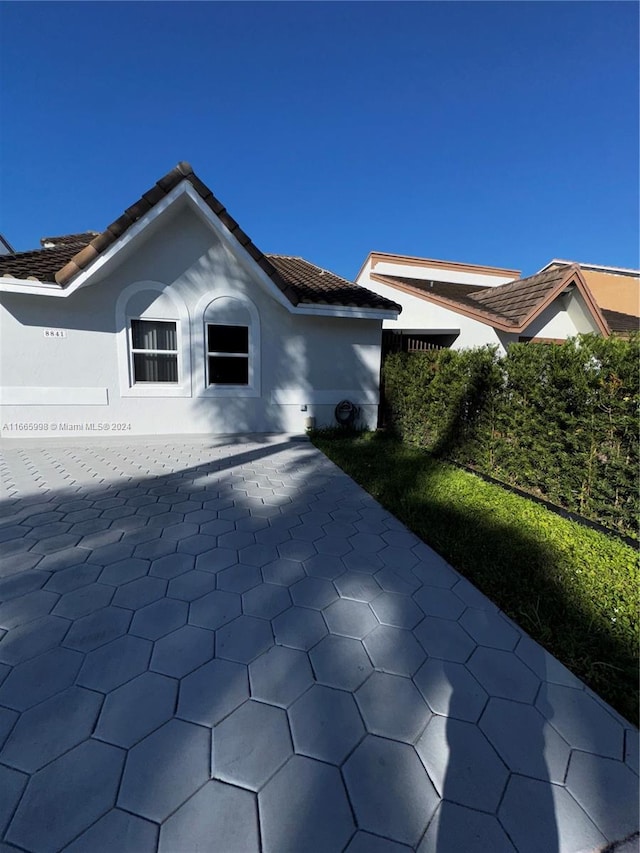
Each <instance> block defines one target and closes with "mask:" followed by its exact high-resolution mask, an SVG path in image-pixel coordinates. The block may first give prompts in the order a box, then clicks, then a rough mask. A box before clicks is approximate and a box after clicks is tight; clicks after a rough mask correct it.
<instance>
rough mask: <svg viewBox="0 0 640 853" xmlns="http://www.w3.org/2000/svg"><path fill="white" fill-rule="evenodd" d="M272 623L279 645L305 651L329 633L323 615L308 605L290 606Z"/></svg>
mask: <svg viewBox="0 0 640 853" xmlns="http://www.w3.org/2000/svg"><path fill="white" fill-rule="evenodd" d="M272 625H273V633H274V635H275V639H276V643H278V645H280V646H289V647H290V648H292V649H302V650H303V651H308V650H309V649H311V648H313V646H315V645H316V643H318V642H320V640H321V639H322V638H323V637H324V636H325V635H326V633H327V626H326V625H325V623H324V620H323V618H322V615H321V614H320V613H318V611H317V610H309V609H307V608H306V607H289V609H288V610H285V611H284V613H281V614H280V615H279V616H276V618H275V619H274V620H273V621H272Z"/></svg>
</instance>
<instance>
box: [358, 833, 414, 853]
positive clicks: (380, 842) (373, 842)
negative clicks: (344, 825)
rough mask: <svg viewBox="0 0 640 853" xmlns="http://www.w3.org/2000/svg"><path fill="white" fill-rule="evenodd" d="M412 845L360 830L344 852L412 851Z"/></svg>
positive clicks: (396, 852)
mask: <svg viewBox="0 0 640 853" xmlns="http://www.w3.org/2000/svg"><path fill="white" fill-rule="evenodd" d="M411 849H412V848H411V847H407V845H406V844H398V843H397V842H396V841H389V840H388V839H387V838H381V837H380V836H379V835H372V834H371V833H370V832H362V830H358V832H356V834H355V835H354V836H353V838H352V839H351V842H350V843H349V846H348V847H347V849H346V850H345V851H344V853H410V851H411Z"/></svg>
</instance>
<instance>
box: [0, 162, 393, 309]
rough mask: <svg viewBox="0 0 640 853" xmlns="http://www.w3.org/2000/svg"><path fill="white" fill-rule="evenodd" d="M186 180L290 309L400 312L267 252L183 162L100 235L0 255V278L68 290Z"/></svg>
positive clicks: (46, 241)
mask: <svg viewBox="0 0 640 853" xmlns="http://www.w3.org/2000/svg"><path fill="white" fill-rule="evenodd" d="M183 181H188V182H189V184H190V185H191V187H193V189H194V190H195V191H196V193H197V194H198V196H199V197H200V199H201V200H202V201H203V202H204V204H206V205H207V207H208V208H209V209H210V210H211V211H212V212H213V213H214V214H215V215H216V216H217V217H218V219H219V220H220V222H222V224H223V225H224V226H225V227H226V229H227V230H228V231H229V232H230V234H231V235H232V236H233V237H234V238H235V239H236V240H237V241H238V243H239V244H240V245H241V246H242V247H243V249H244V250H245V251H246V252H248V254H249V255H250V256H251V257H252V258H253V260H254V261H255V262H256V263H257V264H258V266H259V267H260V268H261V269H262V271H263V272H264V273H265V274H266V275H267V276H268V277H269V278H270V279H271V281H272V282H273V283H274V284H275V285H276V287H277V288H278V289H279V290H280V291H281V292H282V293H283V294H284V295H285V296H286V298H287V299H288V300H289V302H290V303H291V304H292V305H294V306H296V305H299V304H305V303H306V304H309V303H310V304H322V305H336V306H346V307H357V308H367V309H371V308H373V309H382V310H386V311H389V310H391V311H398V312H399V311H401V310H402V309H401V307H400V306H399V305H397V304H396V303H395V302H392V301H391V300H389V299H385V298H384V297H382V296H379V295H378V294H377V293H373V292H372V291H370V290H367V289H366V288H364V287H359V286H358V285H356V284H354V283H353V282H350V281H347V280H346V279H343V278H341V277H340V276H337V275H335V274H333V273H330V272H328V271H327V270H323V269H322V268H320V267H317V266H316V265H315V264H311V263H309V262H308V261H305V260H303V259H302V258H290V257H287V256H281V255H274V256H269V255H265V254H263V253H262V252H261V251H260V249H258V248H257V246H255V245H254V243H253V242H252V241H251V239H250V238H249V237H248V236H247V234H245V232H244V231H243V230H242V229H241V228H240V226H239V225H238V223H237V222H236V221H235V219H233V217H232V216H230V214H229V213H228V212H227V210H226V209H225V207H224V206H223V205H222V204H221V203H220V202H219V201H218V199H217V198H216V197H215V196H214V195H213V193H212V192H211V190H209V188H208V187H207V186H206V185H205V184H204V183H203V182H202V181H201V180H200V179H199V178H198V177H197V176H196V174H195V173H194V171H193V169H192V168H191V166H190V165H189V164H188V163H184V162H182V163H178V165H177V166H176V167H175V168H174V169H172V170H171V171H170V172H168V173H167V174H166V175H165V176H164V177H163V178H161V179H160V180H159V181H158V182H157V183H156V184H155V186H153V187H152V188H151V189H150V190H148V191H147V192H146V193H143V195H142V196H141V197H140V198H139V199H138V200H137V201H136V202H135V203H134V204H132V205H131V206H130V207H128V208H127V209H126V210H125V212H124V213H123V214H122V216H120V217H118V219H116V220H115V221H114V222H112V223H111V225H109V226H108V227H107V228H106V229H105V230H104V231H103V232H102V233H98V232H96V231H86V232H83V233H82V234H68V235H63V236H59V237H45V238H43V239H42V240H41V243H42V245H43V246H47V248H42V249H37V250H34V251H31V252H16V253H13V254H8V255H2V256H0V276H9V277H11V278H18V279H22V280H30V281H34V282H51V283H53V282H55V283H57V284H58V285H59V286H60V287H61V288H63V289H64V288H66V287H68V286H69V285H70V284H71V283H72V282H73V280H74V279H75V277H76V276H77V275H79V274H80V273H81V272H82V271H84V270H88V269H89V268H90V267H91V265H92V264H93V262H94V261H95V260H96V259H97V258H98V257H100V255H101V254H103V253H104V252H105V251H106V250H107V249H108V248H110V247H111V246H112V245H113V244H115V243H116V242H117V241H118V240H119V239H120V238H121V237H122V236H123V235H124V234H125V233H126V232H127V231H128V230H129V228H131V227H132V226H133V225H134V224H135V223H136V222H138V221H139V220H140V219H141V218H142V217H143V216H144V215H145V214H147V213H149V211H151V210H152V209H153V208H154V207H155V206H156V205H157V204H158V203H159V202H161V201H162V200H163V199H165V198H166V197H167V196H168V195H169V193H171V191H172V190H174V189H175V188H176V187H177V186H178V185H179V184H180V183H182V182H183Z"/></svg>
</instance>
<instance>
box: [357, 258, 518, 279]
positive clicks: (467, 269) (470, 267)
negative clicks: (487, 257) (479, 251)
mask: <svg viewBox="0 0 640 853" xmlns="http://www.w3.org/2000/svg"><path fill="white" fill-rule="evenodd" d="M378 262H387V263H396V264H405V265H408V266H416V267H433V268H435V269H442V270H449V271H452V272H464V273H477V274H479V275H495V276H501V277H505V276H508V277H509V278H518V277H519V276H520V272H521V271H520V270H512V269H506V268H504V267H488V266H483V265H482V264H466V263H463V262H461V261H443V260H436V259H435V258H418V257H414V256H413V255H394V254H392V253H390V252H369V254H368V255H367V257H366V258H365V260H364V263H363V264H362V266H361V267H360V269H359V271H358V274H357V276H356V279H357V278H359V277H360V276H361V274H362V272H363V270H364V269H365V268H366V266H367V264H368V263H370V264H371V270H372V271H373V269H374V267H375V265H376V263H378Z"/></svg>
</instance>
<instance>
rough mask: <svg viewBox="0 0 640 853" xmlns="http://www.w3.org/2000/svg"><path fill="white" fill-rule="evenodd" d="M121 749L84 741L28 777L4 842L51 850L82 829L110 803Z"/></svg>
mask: <svg viewBox="0 0 640 853" xmlns="http://www.w3.org/2000/svg"><path fill="white" fill-rule="evenodd" d="M123 761H124V752H123V751H122V750H120V749H118V748H117V747H114V746H109V745H107V744H104V743H99V742H98V741H95V740H87V741H85V742H84V743H82V744H80V745H79V746H76V747H75V748H74V749H72V750H71V751H70V752H67V753H66V754H65V755H63V756H61V757H60V758H57V759H56V760H55V761H53V762H52V763H51V764H49V765H47V766H46V767H44V768H43V769H42V770H40V771H39V772H38V773H36V774H35V775H34V776H32V777H31V780H30V781H29V784H28V785H27V788H26V790H25V792H24V795H23V797H22V799H21V800H20V803H19V805H18V808H17V810H16V813H15V816H14V818H13V820H12V821H11V824H10V825H9V829H8V831H7V836H6V838H7V841H9V842H10V843H14V844H17V845H18V846H21V847H25V848H26V849H27V850H33V851H37V852H38V853H49V851H50V852H51V853H54V851H57V850H59V849H60V848H61V847H64V846H65V844H68V843H69V842H70V841H72V840H73V839H74V838H75V837H76V836H77V835H79V834H80V833H81V832H84V831H85V830H86V829H88V827H89V826H91V824H92V823H94V822H95V821H96V820H97V819H98V818H100V817H102V815H103V814H104V813H105V812H106V811H108V810H109V809H110V808H111V806H112V805H113V803H114V800H115V796H116V791H117V788H118V782H119V780H120V774H121V772H122V764H123Z"/></svg>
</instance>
